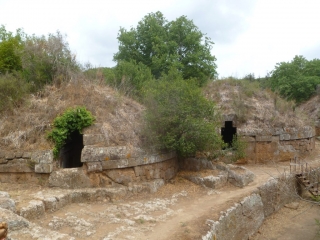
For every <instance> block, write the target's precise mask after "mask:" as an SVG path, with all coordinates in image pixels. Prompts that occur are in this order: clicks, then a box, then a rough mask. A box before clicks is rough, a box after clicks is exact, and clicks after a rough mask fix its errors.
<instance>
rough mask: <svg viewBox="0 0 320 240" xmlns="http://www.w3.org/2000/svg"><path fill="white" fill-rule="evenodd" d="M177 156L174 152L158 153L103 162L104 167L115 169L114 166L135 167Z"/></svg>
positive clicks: (105, 168) (104, 168)
mask: <svg viewBox="0 0 320 240" xmlns="http://www.w3.org/2000/svg"><path fill="white" fill-rule="evenodd" d="M175 156H176V154H175V153H174V152H170V153H166V154H158V155H150V156H144V157H138V158H130V159H119V160H108V161H103V162H101V164H102V169H103V170H107V169H114V168H127V167H135V166H140V165H147V164H152V163H157V162H163V161H166V160H169V159H172V158H174V157H175Z"/></svg>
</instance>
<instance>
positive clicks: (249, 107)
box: [204, 80, 311, 133]
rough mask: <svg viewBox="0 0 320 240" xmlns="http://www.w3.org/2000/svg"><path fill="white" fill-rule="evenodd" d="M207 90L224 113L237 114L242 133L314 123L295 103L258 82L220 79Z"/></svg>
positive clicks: (209, 85)
mask: <svg viewBox="0 0 320 240" xmlns="http://www.w3.org/2000/svg"><path fill="white" fill-rule="evenodd" d="M204 92H205V95H206V97H207V98H208V99H211V100H213V101H214V102H216V104H217V109H218V111H219V112H220V113H221V115H222V116H227V115H234V116H235V120H236V122H237V126H238V127H239V130H240V131H243V132H256V133H257V132H260V133H261V132H264V133H268V132H269V131H270V129H276V128H292V127H294V128H301V127H303V126H306V125H310V124H311V122H310V120H309V119H308V117H307V116H306V115H305V114H304V113H303V112H302V111H301V110H300V109H297V108H295V106H294V103H293V102H287V101H285V100H283V99H281V98H280V97H279V96H277V95H276V94H275V93H273V92H271V91H270V90H267V89H265V90H263V89H261V88H260V87H259V83H258V82H250V81H246V80H218V81H214V82H211V83H210V84H208V86H207V87H206V88H205V90H204ZM239 133H240V132H239Z"/></svg>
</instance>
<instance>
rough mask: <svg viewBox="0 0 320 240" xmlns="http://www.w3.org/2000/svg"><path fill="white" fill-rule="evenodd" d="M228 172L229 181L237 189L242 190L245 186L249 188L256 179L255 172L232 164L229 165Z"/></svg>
mask: <svg viewBox="0 0 320 240" xmlns="http://www.w3.org/2000/svg"><path fill="white" fill-rule="evenodd" d="M227 171H228V181H229V182H230V183H231V184H233V185H235V186H237V187H241V188H242V187H244V186H247V185H248V184H249V183H251V182H253V180H254V178H255V175H254V174H253V172H251V171H249V170H248V169H246V168H244V167H241V166H234V165H232V164H229V165H228V166H227Z"/></svg>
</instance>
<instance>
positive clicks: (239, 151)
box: [232, 135, 248, 162]
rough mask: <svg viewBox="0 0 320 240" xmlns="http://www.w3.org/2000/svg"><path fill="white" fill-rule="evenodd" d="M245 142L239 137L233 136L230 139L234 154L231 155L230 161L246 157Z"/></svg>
mask: <svg viewBox="0 0 320 240" xmlns="http://www.w3.org/2000/svg"><path fill="white" fill-rule="evenodd" d="M247 145H248V144H247V142H246V141H244V140H242V139H241V137H239V136H237V135H234V136H233V139H232V149H233V150H234V153H233V155H232V161H233V162H235V161H237V160H240V159H243V158H245V157H246V148H247Z"/></svg>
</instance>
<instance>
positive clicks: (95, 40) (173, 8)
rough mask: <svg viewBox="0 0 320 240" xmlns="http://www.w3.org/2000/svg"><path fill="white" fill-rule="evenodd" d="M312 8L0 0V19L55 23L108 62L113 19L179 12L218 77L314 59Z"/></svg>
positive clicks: (258, 0) (75, 46)
mask: <svg viewBox="0 0 320 240" xmlns="http://www.w3.org/2000/svg"><path fill="white" fill-rule="evenodd" d="M319 10H320V1H319V0H300V1H298V0H161V1H158V0H134V1H133V0H105V1H102V0H90V1H84V0H77V1H72V0H54V1H53V0H0V25H1V24H3V25H5V26H6V29H7V30H9V31H15V30H16V29H17V28H23V29H24V31H25V32H26V33H27V34H33V33H34V34H36V35H42V34H45V35H47V34H48V33H54V32H56V31H57V30H59V31H60V32H61V33H63V34H66V35H67V41H68V42H69V45H70V48H71V49H72V51H73V52H74V53H76V54H77V58H78V60H79V61H80V62H82V63H85V62H90V63H91V64H92V65H93V66H97V67H99V66H101V67H112V66H114V65H115V63H114V62H113V61H112V58H113V54H114V53H116V52H117V51H118V42H117V34H118V31H119V29H120V26H121V27H124V28H126V29H129V28H130V27H131V26H133V27H136V26H137V23H138V21H140V20H141V19H142V18H143V17H144V16H145V15H147V14H148V13H151V12H156V11H161V12H162V13H163V14H164V16H165V17H166V18H167V19H168V20H169V21H171V20H174V19H176V18H178V17H180V16H182V15H185V16H187V17H188V18H189V19H192V20H193V21H194V23H195V25H196V26H198V27H199V29H200V30H201V31H202V32H203V33H206V34H207V36H208V37H210V38H211V39H212V41H213V42H214V43H215V45H214V47H213V49H212V54H213V55H215V56H216V58H217V66H218V69H217V71H218V74H219V77H227V76H234V77H243V76H244V75H246V74H248V73H254V74H255V76H256V77H258V76H261V77H263V76H265V75H266V74H267V73H268V72H269V71H271V70H272V69H273V68H274V66H275V64H276V63H277V62H283V61H286V62H287V61H290V60H292V59H293V57H294V56H295V55H303V56H305V57H306V58H307V59H308V60H311V59H314V58H320V30H319V29H320V14H319Z"/></svg>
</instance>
